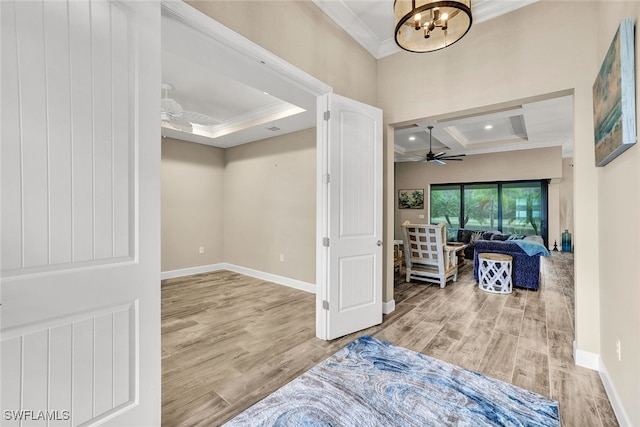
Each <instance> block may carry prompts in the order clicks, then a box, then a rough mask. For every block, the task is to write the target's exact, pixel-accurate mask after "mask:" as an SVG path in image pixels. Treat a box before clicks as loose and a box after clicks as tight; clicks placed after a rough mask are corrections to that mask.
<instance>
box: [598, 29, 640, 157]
mask: <svg viewBox="0 0 640 427" xmlns="http://www.w3.org/2000/svg"><path fill="white" fill-rule="evenodd" d="M634 62H635V59H634V30H633V19H631V18H628V19H625V20H624V21H622V23H621V24H620V27H619V28H618V31H617V32H616V35H615V36H614V38H613V41H612V42H611V46H609V50H608V51H607V55H606V56H605V58H604V61H603V62H602V66H601V67H600V72H599V73H598V76H597V77H596V81H595V83H594V84H593V124H594V137H595V157H596V166H605V165H606V164H607V163H609V162H611V161H612V160H613V159H615V158H616V157H618V156H619V155H620V154H621V153H622V152H624V151H625V150H627V149H628V148H630V147H631V146H632V145H633V144H635V143H636V102H635V98H636V95H635V73H634V68H635V67H634Z"/></svg>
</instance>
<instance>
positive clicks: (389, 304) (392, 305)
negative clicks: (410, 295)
mask: <svg viewBox="0 0 640 427" xmlns="http://www.w3.org/2000/svg"><path fill="white" fill-rule="evenodd" d="M395 310H396V300H394V299H392V300H391V301H386V302H385V301H383V302H382V314H389V313H393V312H394V311H395Z"/></svg>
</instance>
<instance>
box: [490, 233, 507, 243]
mask: <svg viewBox="0 0 640 427" xmlns="http://www.w3.org/2000/svg"><path fill="white" fill-rule="evenodd" d="M509 237H510V235H509V234H499V233H496V234H494V235H492V236H491V240H499V241H501V242H504V241H506V240H509Z"/></svg>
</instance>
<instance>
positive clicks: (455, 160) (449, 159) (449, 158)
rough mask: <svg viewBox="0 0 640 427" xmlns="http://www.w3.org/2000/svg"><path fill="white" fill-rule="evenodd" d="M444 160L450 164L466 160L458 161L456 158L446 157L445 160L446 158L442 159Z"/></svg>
mask: <svg viewBox="0 0 640 427" xmlns="http://www.w3.org/2000/svg"><path fill="white" fill-rule="evenodd" d="M442 160H446V161H448V162H461V161H463V160H464V159H457V158H455V157H446V158H445V157H443V158H442Z"/></svg>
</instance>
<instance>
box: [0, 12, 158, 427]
mask: <svg viewBox="0 0 640 427" xmlns="http://www.w3.org/2000/svg"><path fill="white" fill-rule="evenodd" d="M0 3H1V4H0V13H1V25H2V28H1V31H2V101H1V103H2V147H1V150H2V151H1V156H2V171H1V178H2V196H1V197H2V199H1V202H2V223H1V224H2V225H1V234H2V255H1V262H2V294H1V296H2V307H1V309H2V312H1V318H2V329H1V334H2V336H1V338H2V348H1V350H2V354H1V356H2V367H1V374H2V402H1V404H2V415H1V416H2V422H1V423H2V425H3V426H13V425H16V426H17V425H42V426H44V425H67V426H68V425H73V426H75V425H80V424H82V425H95V424H101V423H106V425H118V426H134V425H135V426H143V425H155V426H157V425H160V378H161V372H160V239H159V236H160V225H159V213H160V126H159V125H160V123H159V117H158V112H159V110H158V106H159V98H160V3H158V2H125V1H123V2H118V1H91V2H89V1H77V0H69V1H16V2H12V1H2V2H0ZM34 420H37V421H34Z"/></svg>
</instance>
